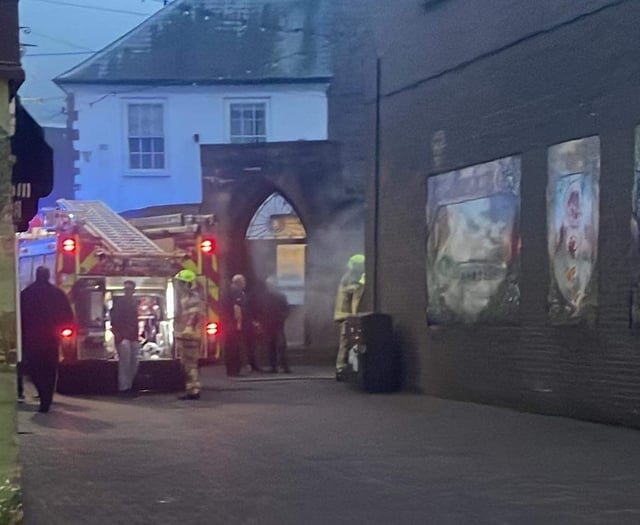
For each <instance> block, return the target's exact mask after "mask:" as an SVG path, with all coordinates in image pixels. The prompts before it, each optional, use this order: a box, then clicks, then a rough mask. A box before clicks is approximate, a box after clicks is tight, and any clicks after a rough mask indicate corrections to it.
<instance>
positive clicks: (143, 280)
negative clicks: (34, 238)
mask: <svg viewBox="0 0 640 525" xmlns="http://www.w3.org/2000/svg"><path fill="white" fill-rule="evenodd" d="M58 208H59V209H58V213H57V226H58V227H57V232H58V234H57V237H58V240H57V243H58V249H57V255H56V258H57V260H56V268H55V270H56V271H55V276H56V284H57V285H58V286H60V287H61V288H62V289H63V290H64V291H66V292H67V293H68V294H69V297H70V300H71V303H72V305H73V308H74V312H75V315H76V324H75V327H74V329H73V330H67V332H66V333H65V334H63V344H62V351H61V355H62V360H61V363H60V374H59V380H58V391H59V392H61V393H67V394H74V393H105V392H112V391H114V390H115V388H116V375H117V352H116V348H115V343H114V340H113V334H112V333H111V329H110V328H111V327H110V321H109V312H110V308H111V305H112V304H113V298H114V297H116V296H119V295H122V294H123V293H124V281H127V280H131V281H134V282H135V283H136V290H135V295H134V298H135V299H136V301H137V303H138V326H139V334H140V343H141V350H140V355H139V360H140V366H139V372H138V376H137V379H136V382H137V386H138V387H139V388H140V389H149V390H179V389H181V388H182V386H183V378H182V373H181V370H180V361H179V358H180V356H179V355H177V348H176V345H175V338H174V323H176V321H177V319H179V316H180V315H181V311H180V308H181V306H180V305H181V300H180V297H179V293H180V290H181V289H183V287H181V286H177V285H174V279H173V276H174V275H176V273H177V272H179V271H180V270H183V269H189V270H191V271H193V272H194V273H195V274H196V276H197V278H196V282H195V288H194V289H195V291H196V292H197V293H199V294H200V296H201V304H202V312H201V315H200V319H201V320H202V326H201V330H200V333H201V334H202V346H201V348H202V359H203V360H206V361H208V362H215V361H217V360H218V359H219V357H220V344H219V341H218V337H217V336H218V332H219V329H220V325H219V313H218V312H219V307H218V301H219V277H218V261H217V255H216V244H215V237H214V228H215V224H214V219H213V216H211V215H183V214H172V215H163V216H158V217H147V218H144V219H138V220H136V221H132V222H135V223H136V225H137V226H138V227H139V228H140V229H138V228H136V226H134V225H133V224H132V223H130V222H127V221H126V220H125V219H124V218H123V217H121V216H120V215H119V214H117V213H115V212H114V211H113V210H111V209H110V208H109V207H107V206H106V205H105V204H104V203H103V202H101V201H75V200H65V199H62V200H59V201H58ZM142 230H144V232H145V233H146V234H145V233H143V231H142ZM151 237H153V239H155V242H154V240H152V238H151Z"/></svg>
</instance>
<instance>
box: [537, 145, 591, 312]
mask: <svg viewBox="0 0 640 525" xmlns="http://www.w3.org/2000/svg"><path fill="white" fill-rule="evenodd" d="M547 161H548V179H547V240H548V252H549V264H550V280H551V282H550V286H549V318H550V320H551V322H552V323H554V324H567V323H575V322H580V321H585V320H586V321H595V316H596V310H597V305H598V290H597V262H598V222H599V202H600V200H599V181H600V139H599V137H587V138H582V139H578V140H572V141H569V142H564V143H562V144H556V145H555V146H551V147H550V148H549V151H548V157H547Z"/></svg>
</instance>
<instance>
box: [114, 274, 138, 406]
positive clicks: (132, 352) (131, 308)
mask: <svg viewBox="0 0 640 525" xmlns="http://www.w3.org/2000/svg"><path fill="white" fill-rule="evenodd" d="M123 284H124V296H123V297H122V296H121V297H114V298H113V308H111V331H112V332H113V338H114V341H115V343H116V350H117V351H118V391H119V392H120V394H129V393H132V390H133V380H134V379H135V377H136V373H137V372H138V352H139V351H140V341H139V338H138V336H139V333H140V332H139V327H138V302H137V301H136V299H135V298H134V297H133V294H134V292H135V290H136V283H135V282H133V281H130V280H127V281H125V282H124V283H123Z"/></svg>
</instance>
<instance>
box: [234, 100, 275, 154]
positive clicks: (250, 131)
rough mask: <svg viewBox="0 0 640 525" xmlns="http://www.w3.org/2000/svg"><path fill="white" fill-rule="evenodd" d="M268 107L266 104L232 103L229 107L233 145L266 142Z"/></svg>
mask: <svg viewBox="0 0 640 525" xmlns="http://www.w3.org/2000/svg"><path fill="white" fill-rule="evenodd" d="M266 114H267V105H266V103H264V102H250V103H246V102H243V103H232V104H230V105H229V117H230V118H229V121H230V124H231V129H230V131H231V132H230V139H231V142H232V143H233V144H247V143H251V142H266V140H267V124H266Z"/></svg>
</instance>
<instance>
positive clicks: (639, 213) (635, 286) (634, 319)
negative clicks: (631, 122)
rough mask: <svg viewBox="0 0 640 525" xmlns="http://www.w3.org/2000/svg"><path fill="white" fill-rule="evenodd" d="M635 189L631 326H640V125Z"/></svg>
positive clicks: (634, 175)
mask: <svg viewBox="0 0 640 525" xmlns="http://www.w3.org/2000/svg"><path fill="white" fill-rule="evenodd" d="M634 134H635V137H634V162H633V190H632V194H631V252H630V261H631V267H632V271H633V279H632V283H631V292H630V298H629V303H630V304H629V309H630V311H629V326H630V327H631V328H635V329H638V328H639V327H640V126H638V127H636V129H635V132H634Z"/></svg>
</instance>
